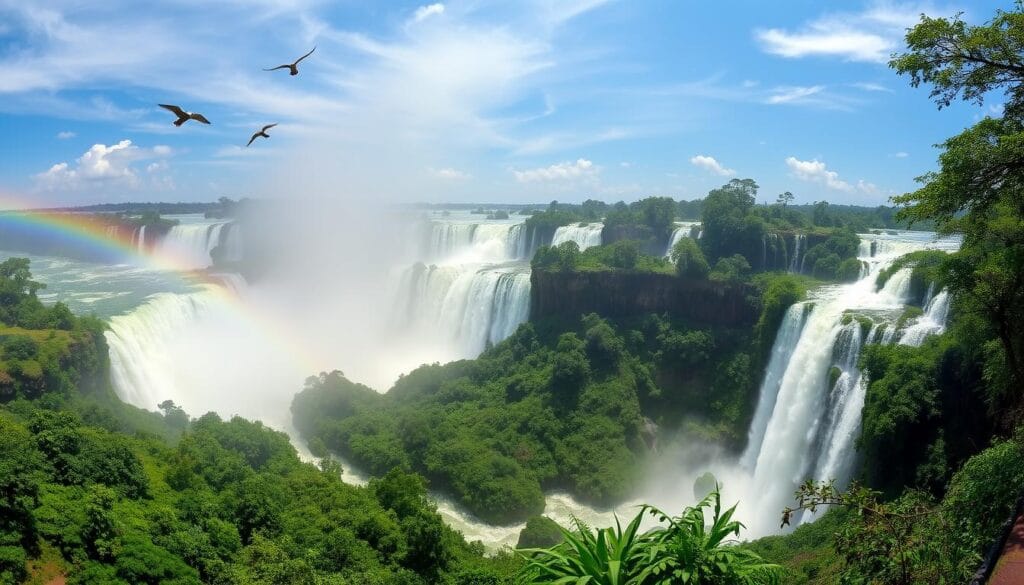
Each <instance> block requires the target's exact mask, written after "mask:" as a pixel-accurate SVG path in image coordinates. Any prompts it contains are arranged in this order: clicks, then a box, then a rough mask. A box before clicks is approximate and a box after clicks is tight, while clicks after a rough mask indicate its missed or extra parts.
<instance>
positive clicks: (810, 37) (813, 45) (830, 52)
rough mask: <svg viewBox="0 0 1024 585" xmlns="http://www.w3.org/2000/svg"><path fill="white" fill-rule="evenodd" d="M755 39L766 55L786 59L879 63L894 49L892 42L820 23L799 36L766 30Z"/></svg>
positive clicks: (776, 30) (869, 34) (874, 35)
mask: <svg viewBox="0 0 1024 585" xmlns="http://www.w3.org/2000/svg"><path fill="white" fill-rule="evenodd" d="M756 36H757V39H758V40H759V41H761V45H762V47H763V48H764V50H765V51H766V52H768V53H772V54H775V55H780V56H782V57H790V58H795V57H806V56H809V55H824V56H838V57H844V58H846V59H848V60H850V61H875V62H882V61H884V60H885V59H886V58H888V56H889V53H890V52H891V51H892V50H893V49H894V48H895V47H896V45H895V43H894V42H892V41H890V40H887V39H885V38H884V37H881V36H879V35H876V34H872V33H867V32H861V31H856V30H850V29H846V28H844V27H836V28H833V27H831V26H825V25H822V24H820V23H817V24H814V25H812V26H811V28H810V30H805V31H803V32H799V33H789V32H786V31H783V30H780V29H777V28H770V29H768V30H762V31H758V32H757V35H756Z"/></svg>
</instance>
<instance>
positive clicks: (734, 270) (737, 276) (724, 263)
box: [709, 254, 750, 283]
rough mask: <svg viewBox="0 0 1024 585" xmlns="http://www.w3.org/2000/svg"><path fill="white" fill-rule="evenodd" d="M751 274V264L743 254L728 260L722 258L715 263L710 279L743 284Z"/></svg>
mask: <svg viewBox="0 0 1024 585" xmlns="http://www.w3.org/2000/svg"><path fill="white" fill-rule="evenodd" d="M748 274H750V263H749V262H747V259H746V258H744V257H743V255H742V254H733V255H732V256H730V257H728V258H721V259H720V260H719V261H718V262H716V263H715V268H714V269H713V270H712V271H711V273H710V275H709V278H710V279H711V280H718V281H721V282H734V283H735V282H743V280H744V279H746V277H747V275H748Z"/></svg>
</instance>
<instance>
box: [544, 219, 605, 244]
mask: <svg viewBox="0 0 1024 585" xmlns="http://www.w3.org/2000/svg"><path fill="white" fill-rule="evenodd" d="M602 230H604V224H601V223H588V224H584V225H578V224H573V225H563V226H562V227H560V228H558V229H556V230H555V237H554V238H552V239H551V245H552V246H557V245H559V244H561V243H563V242H576V244H577V245H578V246H579V247H580V250H586V249H587V248H590V247H593V246H600V245H601V231H602Z"/></svg>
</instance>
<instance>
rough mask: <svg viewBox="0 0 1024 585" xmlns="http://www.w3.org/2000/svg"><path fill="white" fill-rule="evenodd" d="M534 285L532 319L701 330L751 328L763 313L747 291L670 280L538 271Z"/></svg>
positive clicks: (666, 277) (669, 277)
mask: <svg viewBox="0 0 1024 585" xmlns="http://www.w3.org/2000/svg"><path fill="white" fill-rule="evenodd" d="M530 281H531V284H532V288H531V290H530V318H531V319H542V318H545V317H553V316H573V317H575V316H579V315H583V314H586V313H597V314H599V315H602V316H606V317H625V316H629V315H638V314H643V313H668V314H670V315H673V316H678V317H681V318H683V319H686V320H688V321H692V322H694V323H698V324H707V325H721V326H729V327H732V326H752V325H753V324H754V323H756V322H757V319H758V317H759V315H760V311H761V307H760V300H759V297H758V295H757V292H756V291H755V290H754V289H753V288H751V287H749V286H746V285H731V284H724V283H718V282H709V281H695V280H686V279H682V278H678V277H676V276H673V275H668V274H650V273H644V274H636V273H629V272H547V271H540V270H534V271H533V273H532V275H531V276H530Z"/></svg>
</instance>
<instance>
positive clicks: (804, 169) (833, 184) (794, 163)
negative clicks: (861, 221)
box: [786, 156, 878, 195]
mask: <svg viewBox="0 0 1024 585" xmlns="http://www.w3.org/2000/svg"><path fill="white" fill-rule="evenodd" d="M786 166H787V167H789V170H790V171H791V172H792V174H793V176H794V177H796V178H797V179H800V180H801V181H807V182H810V183H820V184H822V185H824V186H825V187H827V188H829V189H832V190H833V191H842V192H844V193H854V192H858V191H859V192H861V193H865V194H869V195H870V194H876V193H878V187H876V186H875V185H874V184H872V183H869V182H867V181H864V180H860V181H857V184H856V185H851V184H850V183H848V182H846V181H844V180H842V179H840V178H839V173H837V172H835V171H830V170H828V168H827V167H826V166H825V163H824V162H822V161H819V160H817V159H813V160H800V159H798V158H796V157H793V156H790V157H787V158H786Z"/></svg>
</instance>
